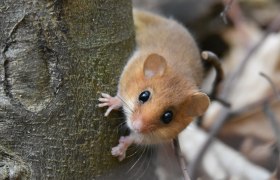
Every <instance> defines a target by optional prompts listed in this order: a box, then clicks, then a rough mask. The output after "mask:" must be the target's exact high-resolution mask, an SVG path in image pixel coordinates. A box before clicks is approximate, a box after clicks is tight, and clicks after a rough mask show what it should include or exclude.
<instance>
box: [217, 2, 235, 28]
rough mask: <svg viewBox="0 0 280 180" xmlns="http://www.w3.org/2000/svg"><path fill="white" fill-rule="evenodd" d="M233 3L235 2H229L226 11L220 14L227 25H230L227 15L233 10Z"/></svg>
mask: <svg viewBox="0 0 280 180" xmlns="http://www.w3.org/2000/svg"><path fill="white" fill-rule="evenodd" d="M233 1H234V0H229V2H228V3H227V4H226V5H225V8H224V10H223V11H222V12H221V14H220V16H221V17H222V19H223V21H224V23H225V24H228V20H227V13H228V11H229V9H230V8H231V5H232V3H233Z"/></svg>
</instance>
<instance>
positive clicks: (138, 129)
mask: <svg viewBox="0 0 280 180" xmlns="http://www.w3.org/2000/svg"><path fill="white" fill-rule="evenodd" d="M132 127H133V129H134V130H135V131H136V132H138V133H139V132H141V131H142V127H143V123H142V121H141V120H139V119H137V120H135V121H134V122H133V123H132Z"/></svg>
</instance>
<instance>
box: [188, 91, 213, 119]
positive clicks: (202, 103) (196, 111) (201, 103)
mask: <svg viewBox="0 0 280 180" xmlns="http://www.w3.org/2000/svg"><path fill="white" fill-rule="evenodd" d="M209 104H210V100H209V97H208V96H207V95H206V94H204V93H202V92H195V93H193V94H192V95H191V98H190V100H189V102H188V110H187V115H188V116H201V115H202V114H203V113H204V112H205V111H206V110H207V108H208V106H209Z"/></svg>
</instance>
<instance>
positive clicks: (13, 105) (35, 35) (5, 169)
mask: <svg viewBox="0 0 280 180" xmlns="http://www.w3.org/2000/svg"><path fill="white" fill-rule="evenodd" d="M0 43H1V44H0V45H1V54H0V66H1V67H0V179H1V178H3V179H9V178H10V179H13V178H14V179H16V178H21V179H30V178H31V179H93V178H95V177H97V176H101V175H102V174H104V173H105V172H108V171H109V170H110V169H113V168H114V167H116V166H118V165H117V164H118V162H117V160H116V159H115V158H114V157H112V156H111V154H110V151H111V147H112V146H114V145H116V143H117V139H118V137H119V136H118V135H117V126H118V124H119V122H120V121H119V120H118V119H120V118H119V115H118V114H117V113H115V114H114V113H113V115H112V116H110V117H111V118H104V117H103V113H104V111H103V110H100V109H98V108H97V106H96V104H97V99H98V97H99V94H100V92H103V91H104V92H109V93H111V94H115V93H116V88H117V82H118V78H119V75H120V73H121V70H122V67H123V66H124V64H125V62H126V59H127V58H128V56H129V54H130V53H131V51H132V49H133V47H134V30H133V20H132V6H131V1H128V0H118V1H114V0H106V1H105V0H94V1H92V0H79V1H73V0H1V1H0Z"/></svg>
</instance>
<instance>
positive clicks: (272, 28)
mask: <svg viewBox="0 0 280 180" xmlns="http://www.w3.org/2000/svg"><path fill="white" fill-rule="evenodd" d="M279 29H280V14H279V15H278V16H277V17H276V18H275V19H274V20H273V21H272V22H271V24H270V25H269V27H268V29H267V30H266V31H265V33H264V35H263V36H262V38H261V39H260V40H259V41H258V42H257V43H256V44H255V45H254V46H253V47H252V49H250V50H249V51H248V53H247V54H246V55H245V57H244V58H243V60H242V61H240V63H239V64H238V65H237V68H235V70H234V71H233V72H232V73H231V75H230V76H229V77H228V79H227V80H225V83H224V88H223V91H222V93H221V98H222V99H225V97H227V96H228V94H230V92H231V89H232V85H233V84H235V83H236V80H237V79H238V77H239V76H240V75H241V74H242V73H243V71H244V69H245V67H246V65H247V63H248V62H249V60H250V59H251V56H252V55H253V54H254V53H255V52H256V51H257V50H258V49H259V48H260V46H261V45H262V44H263V42H264V41H265V40H266V38H267V37H268V35H270V34H271V33H273V32H277V31H279Z"/></svg>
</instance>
